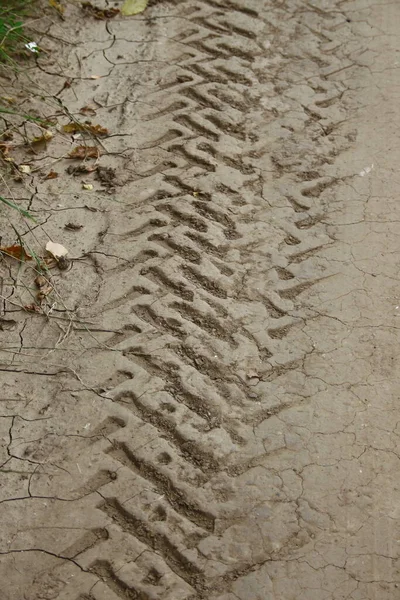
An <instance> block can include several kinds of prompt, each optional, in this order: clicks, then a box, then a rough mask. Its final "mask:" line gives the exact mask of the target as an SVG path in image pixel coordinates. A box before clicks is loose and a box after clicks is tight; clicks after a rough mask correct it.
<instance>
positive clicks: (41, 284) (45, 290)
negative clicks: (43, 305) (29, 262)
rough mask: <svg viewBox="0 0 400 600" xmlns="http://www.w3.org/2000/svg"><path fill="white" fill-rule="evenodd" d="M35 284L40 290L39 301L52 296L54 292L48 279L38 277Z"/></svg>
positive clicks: (41, 276)
mask: <svg viewBox="0 0 400 600" xmlns="http://www.w3.org/2000/svg"><path fill="white" fill-rule="evenodd" d="M35 283H36V285H37V287H38V288H39V291H38V293H37V298H38V300H44V298H45V297H46V296H48V295H49V294H50V292H51V291H52V290H53V286H52V285H51V284H50V282H49V280H48V279H46V277H44V276H43V275H38V276H37V277H36V279H35Z"/></svg>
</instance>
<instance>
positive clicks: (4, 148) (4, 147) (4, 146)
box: [0, 142, 13, 156]
mask: <svg viewBox="0 0 400 600" xmlns="http://www.w3.org/2000/svg"><path fill="white" fill-rule="evenodd" d="M12 147H13V145H12V144H8V143H7V142H0V152H1V154H2V155H3V156H7V154H8V153H9V152H10V150H11V149H12Z"/></svg>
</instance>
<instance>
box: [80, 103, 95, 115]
mask: <svg viewBox="0 0 400 600" xmlns="http://www.w3.org/2000/svg"><path fill="white" fill-rule="evenodd" d="M79 112H80V113H81V114H82V115H90V116H91V117H94V115H95V114H96V108H95V107H93V106H90V104H88V105H87V106H82V108H80V109H79Z"/></svg>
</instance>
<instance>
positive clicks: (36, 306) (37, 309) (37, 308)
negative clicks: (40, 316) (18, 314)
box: [24, 304, 42, 313]
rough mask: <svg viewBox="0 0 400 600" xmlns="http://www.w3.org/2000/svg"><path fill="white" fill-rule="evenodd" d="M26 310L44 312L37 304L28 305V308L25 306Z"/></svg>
mask: <svg viewBox="0 0 400 600" xmlns="http://www.w3.org/2000/svg"><path fill="white" fill-rule="evenodd" d="M24 309H25V310H26V311H28V312H36V313H41V312H42V309H41V308H40V306H38V305H37V304H26V306H24Z"/></svg>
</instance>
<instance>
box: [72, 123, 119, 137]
mask: <svg viewBox="0 0 400 600" xmlns="http://www.w3.org/2000/svg"><path fill="white" fill-rule="evenodd" d="M63 131H65V133H77V132H79V131H86V132H88V133H93V134H94V135H108V134H109V131H108V129H106V127H102V126H101V125H92V123H91V122H90V121H86V123H68V125H63Z"/></svg>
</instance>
